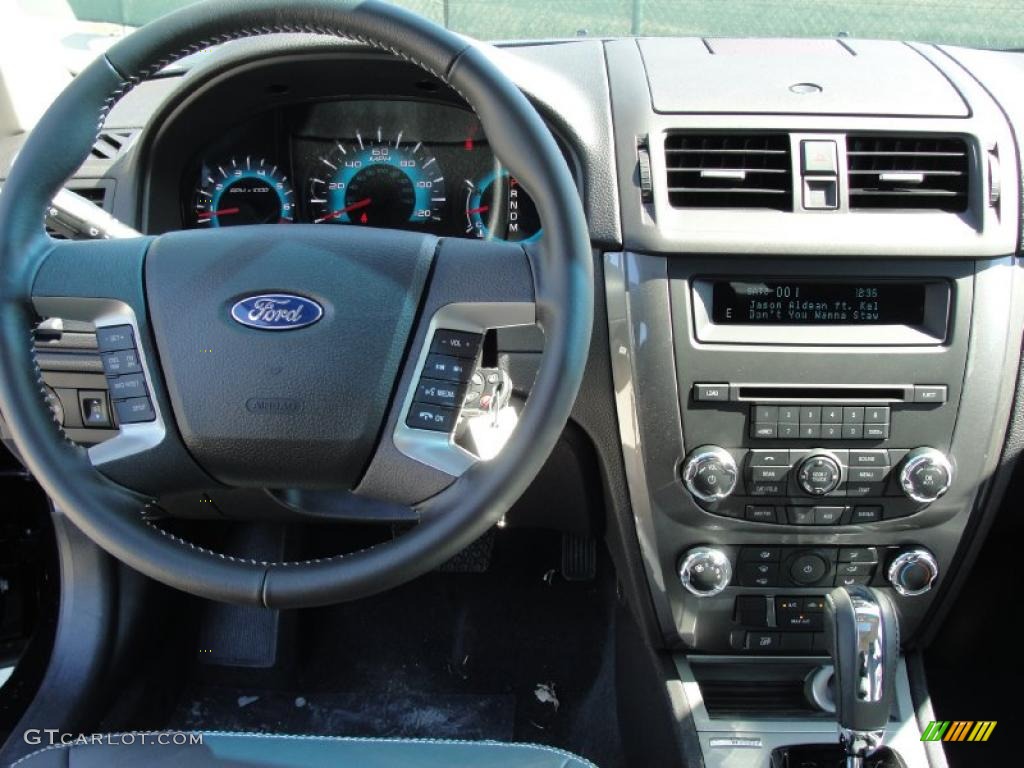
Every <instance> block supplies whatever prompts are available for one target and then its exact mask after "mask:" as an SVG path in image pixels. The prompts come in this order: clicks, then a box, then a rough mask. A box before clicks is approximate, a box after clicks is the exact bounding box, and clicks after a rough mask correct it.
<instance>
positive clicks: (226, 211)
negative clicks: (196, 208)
mask: <svg viewBox="0 0 1024 768" xmlns="http://www.w3.org/2000/svg"><path fill="white" fill-rule="evenodd" d="M240 210H241V208H221V209H220V210H219V211H206V212H205V213H200V214H199V215H198V216H197V217H196V218H197V219H199V221H206V220H207V219H212V218H213V217H214V216H230V215H231V214H232V213H238V212H239V211H240Z"/></svg>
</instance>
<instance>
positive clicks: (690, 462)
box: [682, 445, 739, 502]
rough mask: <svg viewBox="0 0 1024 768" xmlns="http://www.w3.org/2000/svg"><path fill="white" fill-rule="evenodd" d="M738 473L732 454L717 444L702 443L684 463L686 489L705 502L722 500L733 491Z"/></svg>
mask: <svg viewBox="0 0 1024 768" xmlns="http://www.w3.org/2000/svg"><path fill="white" fill-rule="evenodd" d="M738 474H739V470H737V468H736V460H735V459H734V458H733V457H732V454H731V453H729V452H728V451H727V450H725V448H719V447H718V446H717V445H702V446H701V447H700V448H697V449H696V450H695V451H694V452H693V453H691V454H690V455H689V456H688V457H687V458H686V461H685V462H684V463H683V472H682V475H683V484H684V485H685V486H686V490H688V491H689V492H690V493H691V494H693V497H694V498H696V499H699V500H700V501H704V502H714V501H721V500H722V499H724V498H725V497H726V496H728V495H729V494H730V493H732V491H733V489H734V488H735V487H736V477H737V475H738Z"/></svg>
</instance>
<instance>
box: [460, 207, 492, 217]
mask: <svg viewBox="0 0 1024 768" xmlns="http://www.w3.org/2000/svg"><path fill="white" fill-rule="evenodd" d="M489 210H491V206H489V205H481V206H480V207H479V208H470V209H469V210H468V211H466V213H468V214H469V215H470V216H472V215H473V214H474V213H487V212H488V211H489Z"/></svg>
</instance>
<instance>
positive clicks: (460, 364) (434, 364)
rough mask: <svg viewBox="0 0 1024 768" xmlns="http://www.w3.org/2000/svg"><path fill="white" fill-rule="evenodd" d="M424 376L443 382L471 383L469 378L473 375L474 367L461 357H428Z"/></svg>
mask: <svg viewBox="0 0 1024 768" xmlns="http://www.w3.org/2000/svg"><path fill="white" fill-rule="evenodd" d="M423 375H424V376H425V377H427V378H430V379H441V380H442V381H469V377H470V376H472V375H473V365H472V363H468V362H466V361H465V360H464V359H462V358H460V357H451V356H450V355H427V362H426V363H425V364H424V365H423Z"/></svg>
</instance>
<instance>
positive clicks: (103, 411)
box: [78, 389, 113, 429]
mask: <svg viewBox="0 0 1024 768" xmlns="http://www.w3.org/2000/svg"><path fill="white" fill-rule="evenodd" d="M78 407H79V409H80V410H81V414H82V425H83V426H85V427H91V428H93V429H102V428H104V427H107V428H109V427H111V426H113V425H112V424H111V422H110V406H109V405H107V393H106V392H104V391H103V390H102V389H80V390H78Z"/></svg>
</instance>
